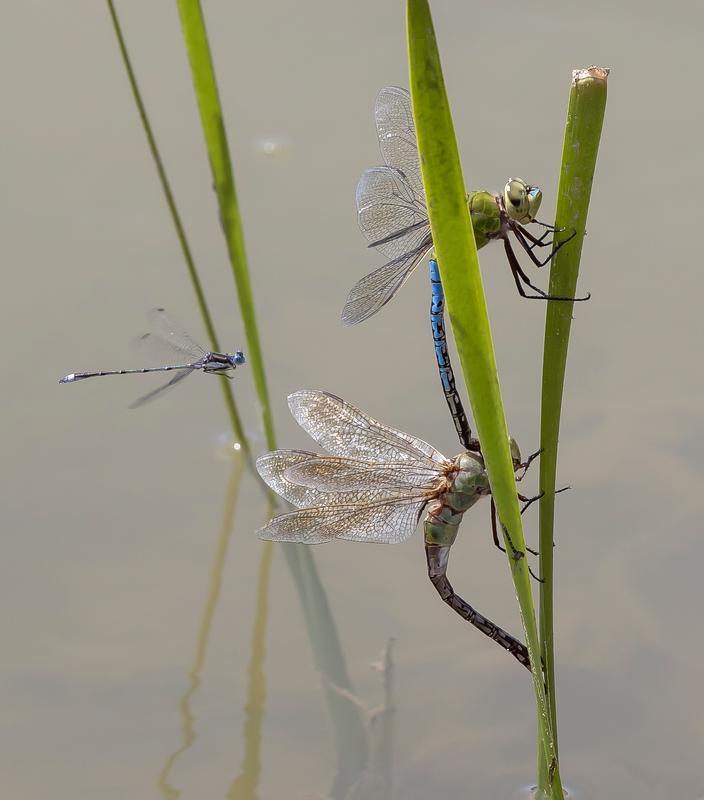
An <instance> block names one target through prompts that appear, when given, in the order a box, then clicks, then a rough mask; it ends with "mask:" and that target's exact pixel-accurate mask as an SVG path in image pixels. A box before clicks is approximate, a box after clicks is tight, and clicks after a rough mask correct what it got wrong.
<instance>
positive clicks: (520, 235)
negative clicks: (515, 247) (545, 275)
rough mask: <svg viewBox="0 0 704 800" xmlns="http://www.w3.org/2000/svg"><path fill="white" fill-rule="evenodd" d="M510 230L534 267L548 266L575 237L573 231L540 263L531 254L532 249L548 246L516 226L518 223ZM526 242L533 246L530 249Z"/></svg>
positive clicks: (532, 253) (575, 232) (575, 233)
mask: <svg viewBox="0 0 704 800" xmlns="http://www.w3.org/2000/svg"><path fill="white" fill-rule="evenodd" d="M511 230H512V231H513V233H514V234H515V236H516V239H518V242H519V244H520V245H521V247H522V248H523V249H524V250H525V251H526V253H527V254H528V257H529V258H530V260H531V261H532V262H533V263H534V264H535V266H536V267H544V266H545V265H546V264H548V263H549V262H550V261H552V259H553V258H554V257H555V255H556V254H557V253H558V252H559V251H560V250H561V249H562V248H563V247H564V246H565V245H566V244H567V243H568V242H571V241H572V239H574V237H575V236H576V235H577V231H576V230H574V229H573V230H572V233H571V234H570V235H569V236H568V237H567V238H566V239H563V240H562V241H561V242H560V243H559V244H558V245H557V246H556V247H553V249H552V252H551V253H550V255H549V256H548V257H547V258H545V259H544V260H543V261H541V260H540V259H539V258H538V256H536V255H535V253H534V252H533V249H534V248H535V247H536V246H538V247H547V246H548V245H547V244H545V243H540V240H539V239H536V238H535V237H534V236H533V234H531V233H529V232H528V231H527V230H526V229H525V228H523V227H521V226H520V225H518V223H515V224H514V225H512V226H511ZM528 240H529V241H532V242H533V246H532V247H531V245H529V244H528ZM550 244H552V242H550Z"/></svg>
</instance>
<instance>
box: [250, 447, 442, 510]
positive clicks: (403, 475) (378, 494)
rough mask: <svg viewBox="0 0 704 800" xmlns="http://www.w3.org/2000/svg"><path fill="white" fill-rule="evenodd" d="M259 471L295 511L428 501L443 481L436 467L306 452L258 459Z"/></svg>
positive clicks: (276, 454)
mask: <svg viewBox="0 0 704 800" xmlns="http://www.w3.org/2000/svg"><path fill="white" fill-rule="evenodd" d="M257 471H258V472H259V474H260V475H261V476H262V478H263V479H264V481H265V482H266V483H267V485H268V486H270V487H271V488H272V489H273V490H274V491H275V492H276V493H277V494H278V495H280V496H281V497H283V498H284V499H285V500H288V501H289V503H292V504H293V505H294V506H296V507H297V508H309V507H314V506H333V505H353V504H358V503H367V504H369V503H375V502H378V501H380V500H386V499H392V498H398V497H404V498H408V497H416V498H418V499H420V498H421V497H424V498H426V499H428V498H429V497H430V496H432V494H433V493H434V489H435V488H436V487H437V486H438V484H439V482H440V480H441V479H440V472H441V470H440V468H439V467H438V466H437V465H435V466H433V467H425V466H421V465H417V464H415V463H413V462H407V463H402V464H384V463H370V462H365V461H357V460H354V459H348V458H338V457H334V456H321V455H320V454H319V453H309V452H307V451H305V450H275V451H274V452H273V453H266V454H265V455H263V456H260V457H259V458H258V459H257Z"/></svg>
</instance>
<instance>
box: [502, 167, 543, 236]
mask: <svg viewBox="0 0 704 800" xmlns="http://www.w3.org/2000/svg"><path fill="white" fill-rule="evenodd" d="M542 199H543V193H542V192H541V191H540V189H539V188H538V187H537V186H529V185H528V184H527V183H526V182H525V181H523V180H521V179H520V178H511V179H510V180H509V181H508V183H507V184H506V186H505V187H504V206H505V207H506V213H507V214H508V216H509V217H510V218H511V219H513V220H515V221H516V222H520V223H521V224H523V225H524V224H526V223H528V222H532V221H533V220H534V219H535V217H536V215H537V213H538V209H539V208H540V203H541V201H542Z"/></svg>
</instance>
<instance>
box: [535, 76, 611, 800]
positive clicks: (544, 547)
mask: <svg viewBox="0 0 704 800" xmlns="http://www.w3.org/2000/svg"><path fill="white" fill-rule="evenodd" d="M608 74H609V71H608V70H605V69H601V68H599V67H590V68H589V69H582V70H575V72H574V73H573V74H572V85H571V88H570V98H569V105H568V108H567V125H566V127H565V140H564V146H563V150H562V168H561V172H560V184H559V188H558V193H557V211H556V216H555V226H556V227H557V228H561V229H563V231H562V232H561V233H558V234H556V236H555V239H556V241H557V242H559V241H563V240H564V239H566V238H567V237H568V236H571V235H572V233H573V232H575V234H576V235H575V236H574V238H573V239H572V240H571V241H570V242H569V243H568V244H566V245H565V246H564V247H563V248H561V249H560V251H559V252H558V253H556V255H555V257H554V258H553V260H552V263H551V267H550V289H549V293H550V294H555V295H560V296H562V297H573V296H574V295H575V292H576V289H577V277H578V275H579V263H580V258H581V254H582V243H583V241H584V234H585V230H586V225H587V212H588V210H589V198H590V196H591V188H592V182H593V180H594V170H595V168H596V157H597V153H598V150H599V140H600V138H601V129H602V124H603V121H604V111H605V109H606V84H607V77H608ZM578 308H579V309H580V312H581V313H587V314H588V313H589V303H580V304H579V305H578ZM573 309H574V304H573V303H564V302H548V304H547V309H546V314H545V342H544V349H543V383H542V397H541V412H540V446H541V447H542V448H543V453H542V455H541V457H540V489H541V491H543V492H544V493H545V494H544V495H543V497H542V498H541V500H540V575H541V577H542V579H543V581H544V583H542V584H541V585H540V640H541V641H540V645H541V654H542V657H543V662H544V664H545V677H546V683H547V687H548V707H549V710H550V720H551V724H552V729H553V732H554V733H555V746H556V747H557V710H556V706H555V650H554V641H553V613H554V609H553V589H554V579H553V568H554V564H553V556H554V554H553V542H554V539H555V536H554V525H555V480H556V475H557V444H558V438H559V433H560V415H561V412H562V397H563V391H564V384H565V370H566V365H567V350H568V345H569V338H570V327H571V324H572V313H573ZM547 780H548V776H547V773H546V771H545V769H544V765H543V762H542V761H541V760H540V759H539V761H538V788H539V790H540V791H543V792H545V791H546V787H547Z"/></svg>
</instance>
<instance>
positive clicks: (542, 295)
mask: <svg viewBox="0 0 704 800" xmlns="http://www.w3.org/2000/svg"><path fill="white" fill-rule="evenodd" d="M502 238H503V240H504V250H505V251H506V257H507V258H508V263H509V266H510V267H511V272H512V274H513V279H514V281H515V283H516V289H518V294H520V295H521V297H525V298H526V300H563V301H565V302H570V303H574V302H579V301H581V300H589V298H590V297H591V294H589V293H588V294H586V295H585V296H584V297H558V296H557V295H554V294H547V293H546V292H544V291H543V290H542V289H539V288H538V287H537V286H534V285H533V284H532V283H531V282H530V278H529V277H528V276H527V275H526V273H525V272H524V271H523V270H522V269H521V265H520V264H519V263H518V259H517V258H516V254H515V253H514V252H513V248H512V247H511V242H509V240H508V238H507V237H506V236H503V237H502ZM523 284H525V285H526V286H528V287H530V288H531V289H532V290H533V291H534V292H537V295H532V294H526V291H525V289H524V288H523Z"/></svg>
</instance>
